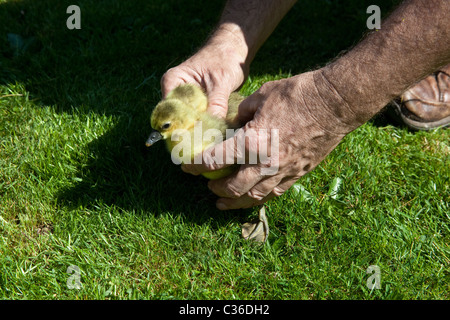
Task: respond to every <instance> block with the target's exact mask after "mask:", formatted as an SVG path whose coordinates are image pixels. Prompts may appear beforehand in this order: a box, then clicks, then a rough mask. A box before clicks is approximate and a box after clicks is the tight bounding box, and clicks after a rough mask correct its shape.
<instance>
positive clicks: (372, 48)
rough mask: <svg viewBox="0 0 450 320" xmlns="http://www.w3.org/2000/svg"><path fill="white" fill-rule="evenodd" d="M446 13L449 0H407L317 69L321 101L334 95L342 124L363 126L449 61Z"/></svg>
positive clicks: (449, 11) (449, 27) (449, 30)
mask: <svg viewBox="0 0 450 320" xmlns="http://www.w3.org/2000/svg"><path fill="white" fill-rule="evenodd" d="M449 15H450V1H448V0H427V1H423V0H407V1H405V2H404V3H402V4H401V5H400V6H399V8H397V9H396V10H395V11H394V12H393V13H392V14H391V15H390V16H389V17H388V18H387V19H386V20H385V21H384V22H383V24H382V25H381V29H380V30H377V31H374V32H371V33H370V34H369V35H368V36H367V37H366V38H365V39H364V40H363V41H361V42H360V43H359V44H358V45H357V46H356V47H355V48H353V49H352V50H350V51H349V52H348V53H347V54H345V55H344V56H342V57H341V58H339V59H337V60H336V61H334V62H333V63H331V64H329V65H328V66H326V67H324V68H323V69H322V71H323V72H322V75H323V77H324V78H323V79H316V83H317V85H318V86H319V87H320V88H318V89H319V91H320V92H323V95H325V97H324V99H327V98H328V96H327V95H329V94H333V93H337V96H339V97H340V98H341V99H342V101H341V103H342V104H343V106H342V110H340V112H342V114H344V113H345V117H344V116H343V117H342V121H343V122H344V123H348V124H350V126H351V125H352V124H356V123H357V124H362V123H364V122H365V121H367V120H369V119H370V118H371V117H372V116H373V115H374V114H376V113H377V112H378V111H379V110H380V109H381V108H382V107H383V106H385V105H386V104H387V103H388V102H389V101H391V100H392V99H394V98H395V97H397V96H399V95H400V94H401V93H402V92H404V91H405V90H406V89H407V88H408V87H409V86H411V85H413V84H414V83H416V82H417V81H419V80H420V79H422V78H423V77H425V76H427V75H429V74H431V73H432V72H434V71H436V70H437V69H438V68H439V67H441V66H443V65H446V64H447V63H449V62H450V19H449ZM345 109H348V110H347V111H346V110H345ZM344 118H346V119H344Z"/></svg>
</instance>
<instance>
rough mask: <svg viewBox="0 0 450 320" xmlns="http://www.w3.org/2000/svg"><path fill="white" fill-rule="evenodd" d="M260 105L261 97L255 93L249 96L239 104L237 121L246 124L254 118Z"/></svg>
mask: <svg viewBox="0 0 450 320" xmlns="http://www.w3.org/2000/svg"><path fill="white" fill-rule="evenodd" d="M259 106H260V102H259V99H257V98H256V97H255V96H254V95H251V96H249V97H247V98H246V99H244V100H243V101H242V102H241V104H240V105H239V109H238V114H237V118H236V121H237V122H238V123H242V124H245V123H247V122H249V121H251V120H253V118H254V116H255V113H256V111H258V108H259Z"/></svg>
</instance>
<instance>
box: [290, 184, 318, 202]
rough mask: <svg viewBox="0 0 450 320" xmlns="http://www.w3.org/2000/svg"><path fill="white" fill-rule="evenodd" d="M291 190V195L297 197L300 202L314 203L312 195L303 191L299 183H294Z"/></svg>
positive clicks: (303, 188)
mask: <svg viewBox="0 0 450 320" xmlns="http://www.w3.org/2000/svg"><path fill="white" fill-rule="evenodd" d="M291 190H292V191H293V193H294V194H295V195H297V196H299V197H300V200H303V201H306V202H309V203H312V202H314V201H315V198H314V197H313V195H312V194H311V193H310V192H309V191H307V190H306V189H305V187H304V186H302V184H301V183H299V182H296V183H294V185H293V186H292V187H291Z"/></svg>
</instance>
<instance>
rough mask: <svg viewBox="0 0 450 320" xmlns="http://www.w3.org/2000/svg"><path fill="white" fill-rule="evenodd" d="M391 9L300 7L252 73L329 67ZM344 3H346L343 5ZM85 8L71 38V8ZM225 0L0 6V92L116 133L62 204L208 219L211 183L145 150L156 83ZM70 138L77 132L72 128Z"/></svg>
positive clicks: (156, 150)
mask: <svg viewBox="0 0 450 320" xmlns="http://www.w3.org/2000/svg"><path fill="white" fill-rule="evenodd" d="M393 2H395V1H390V0H384V1H383V0H380V1H359V0H348V1H339V2H337V3H336V2H332V1H321V2H320V3H319V2H317V1H313V0H308V1H302V2H301V3H299V4H297V5H296V6H295V7H294V8H293V9H292V10H291V12H290V13H289V14H288V16H287V17H286V18H285V19H284V20H283V21H282V23H281V24H280V26H279V27H278V29H277V30H276V32H275V33H274V34H273V35H272V37H271V38H270V39H269V40H268V41H267V43H266V44H265V45H264V47H263V48H262V49H261V50H260V53H259V55H258V56H257V59H256V60H255V61H254V63H253V65H252V69H251V74H252V75H258V74H276V73H279V72H280V71H282V72H286V73H287V72H291V73H293V74H295V73H299V72H302V71H306V70H309V69H313V68H315V67H317V66H320V65H323V64H325V63H326V62H327V61H328V60H330V59H332V58H333V57H335V56H336V55H337V54H338V53H339V52H340V51H342V50H345V49H348V48H349V47H350V46H351V45H353V44H354V43H356V42H357V41H358V40H359V38H360V37H361V35H362V34H363V33H364V32H366V27H365V21H366V19H367V14H366V12H365V10H366V8H367V6H368V5H370V4H374V3H375V4H378V5H380V7H381V8H382V10H383V12H387V11H389V10H390V9H391V8H392V6H393ZM344 3H345V4H344ZM72 4H76V5H78V6H79V7H80V9H81V30H68V29H67V28H66V20H67V18H68V17H69V14H67V13H66V9H67V7H68V6H69V5H72ZM222 6H223V3H222V2H216V1H176V0H130V1H121V0H110V1H90V0H79V1H76V2H74V1H71V0H70V1H66V0H40V1H31V0H22V1H6V2H2V3H0V21H2V24H1V25H0V83H1V84H9V83H15V82H21V83H24V84H25V86H26V89H27V91H29V92H30V96H31V98H32V99H36V107H40V106H48V105H50V106H52V107H53V108H54V110H55V112H60V113H62V112H67V113H77V114H89V113H96V114H100V115H106V116H111V117H113V118H114V120H115V123H116V124H115V126H114V127H113V128H112V129H111V130H110V131H109V132H107V133H106V134H105V135H103V136H101V137H99V138H98V139H96V140H94V141H93V142H91V143H90V144H89V146H88V149H89V152H87V153H88V154H91V155H92V158H91V159H90V160H89V161H88V165H87V166H85V167H83V168H80V173H79V175H78V176H79V177H81V181H79V182H78V183H76V184H75V185H73V186H71V187H70V188H67V189H65V190H62V191H61V192H60V194H59V196H58V201H59V203H60V204H61V205H63V206H75V207H76V206H80V205H81V206H84V207H89V206H93V205H96V204H98V203H105V204H107V205H114V206H117V207H120V208H123V209H124V210H128V211H135V212H141V213H143V212H145V213H151V214H158V213H160V212H164V211H170V212H180V213H184V214H186V215H187V217H188V218H189V219H193V220H194V221H199V222H200V221H204V220H203V219H207V217H208V216H210V215H211V214H210V213H211V212H213V211H215V210H216V209H215V207H214V199H215V196H213V195H212V194H211V193H210V192H209V191H208V189H207V188H206V180H202V179H203V178H199V177H193V176H190V175H187V174H184V173H183V172H181V170H180V169H179V168H177V167H176V166H174V165H173V164H172V163H171V161H170V156H169V155H168V153H167V152H166V151H165V150H162V149H164V146H163V145H162V144H161V145H158V146H155V147H153V148H152V149H146V148H145V146H144V141H145V139H146V138H147V135H148V133H149V131H150V126H149V121H148V118H149V115H150V112H151V109H152V106H154V105H155V104H156V103H157V101H158V100H159V98H160V91H159V79H160V78H161V76H162V74H163V73H164V72H165V71H166V70H167V69H168V68H170V67H172V66H175V65H177V64H178V63H180V62H181V61H183V60H184V59H185V58H186V57H188V56H189V55H190V54H191V53H192V52H194V51H195V49H196V48H198V47H199V46H200V45H201V44H202V42H203V41H204V39H205V38H206V37H207V35H208V34H209V33H210V31H211V30H212V28H213V26H214V25H215V23H216V22H217V19H218V17H219V14H220V11H221V8H222ZM74 132H76V128H74Z"/></svg>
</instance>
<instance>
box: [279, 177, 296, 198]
mask: <svg viewBox="0 0 450 320" xmlns="http://www.w3.org/2000/svg"><path fill="white" fill-rule="evenodd" d="M298 179H299V178H296V177H294V178H292V177H289V178H284V179H283V180H281V182H280V183H279V184H278V185H277V186H276V187H275V188H273V190H272V193H273V194H274V195H275V196H277V197H279V196H281V195H282V194H283V193H285V192H286V191H287V190H288V189H289V188H290V187H292V185H293V184H294V183H296V182H297V181H298Z"/></svg>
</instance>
